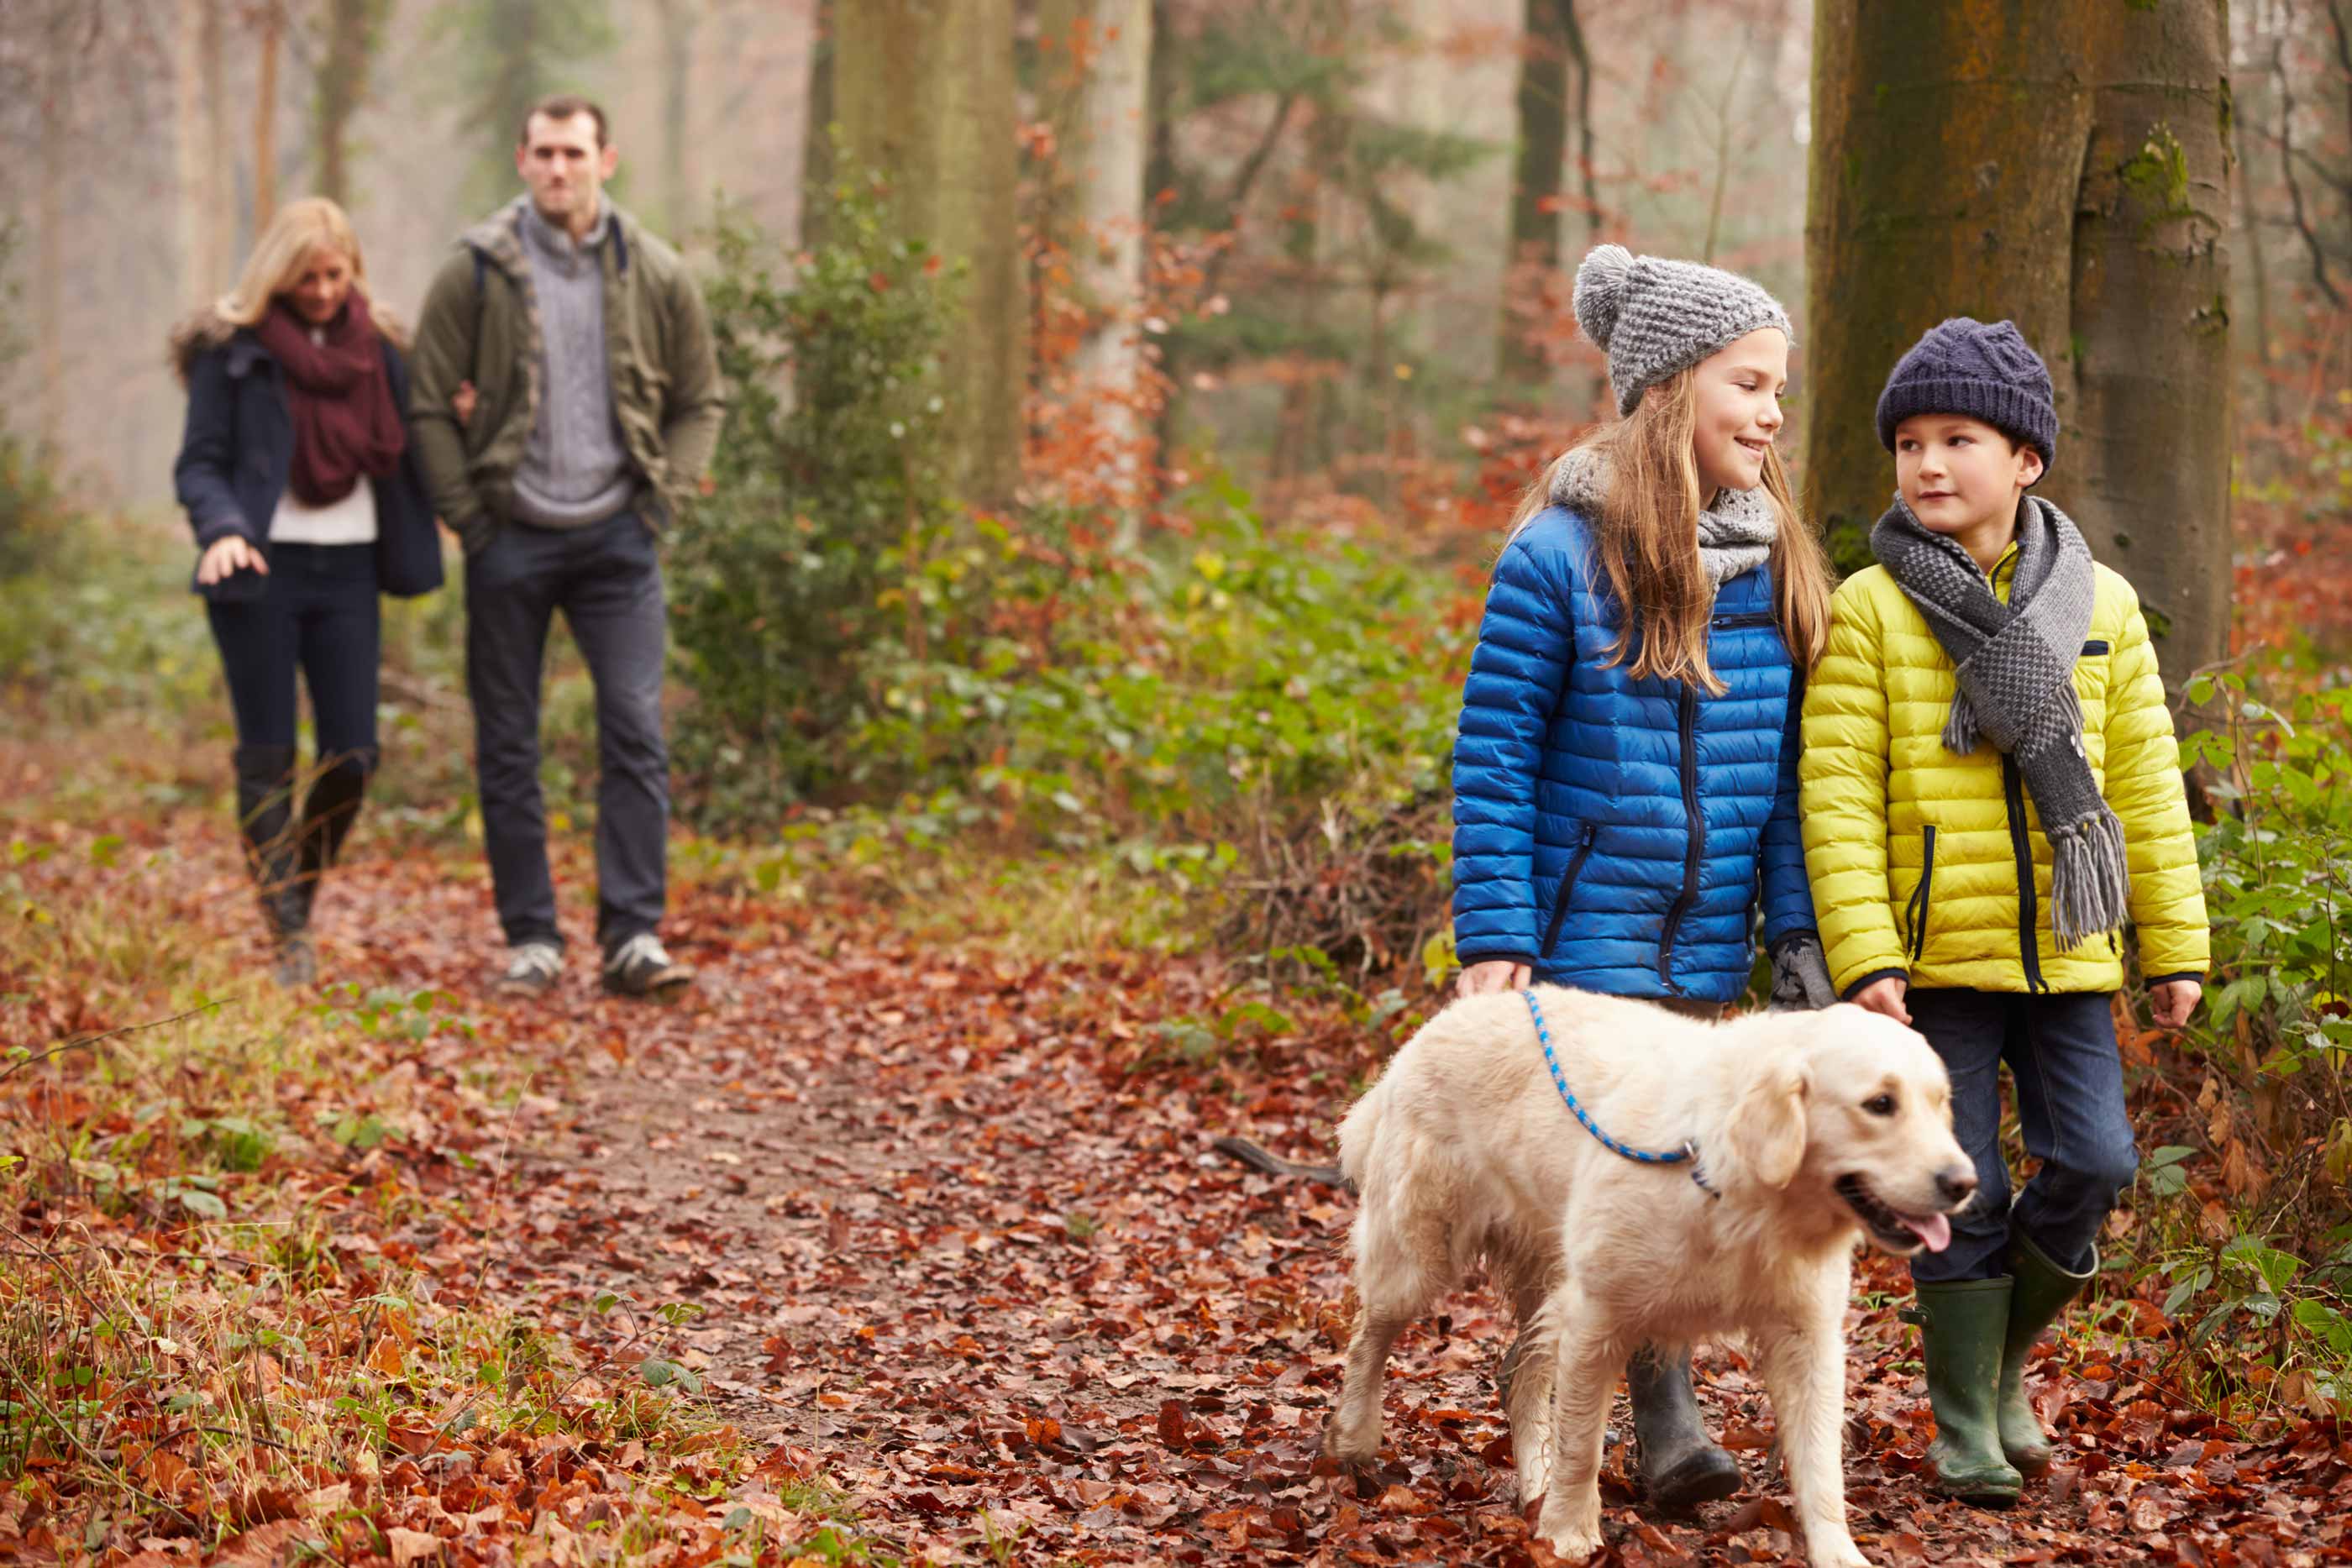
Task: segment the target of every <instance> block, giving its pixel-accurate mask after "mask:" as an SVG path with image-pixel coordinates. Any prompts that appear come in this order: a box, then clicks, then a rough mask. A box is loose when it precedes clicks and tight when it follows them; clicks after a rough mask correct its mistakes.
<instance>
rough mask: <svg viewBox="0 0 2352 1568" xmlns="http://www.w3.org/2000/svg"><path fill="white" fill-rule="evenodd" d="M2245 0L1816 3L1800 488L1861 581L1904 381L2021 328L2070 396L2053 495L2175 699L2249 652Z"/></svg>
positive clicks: (1887, 476)
mask: <svg viewBox="0 0 2352 1568" xmlns="http://www.w3.org/2000/svg"><path fill="white" fill-rule="evenodd" d="M2228 72H2229V55H2228V15H2227V5H2226V0H2129V3H2126V0H2103V3H2101V4H2098V5H2063V6H2049V5H2037V4H2033V3H2032V0H1951V3H1945V4H1938V5H1921V6H1908V5H1903V6H1896V5H1872V4H1868V3H1867V0H1819V3H1817V5H1816V7H1815V10H1814V53H1813V136H1812V153H1811V193H1810V200H1809V204H1808V212H1807V221H1806V249H1807V255H1808V257H1809V262H1810V277H1809V280H1808V290H1807V292H1808V309H1807V322H1806V327H1807V337H1808V343H1807V345H1806V350H1807V351H1806V354H1805V365H1804V374H1805V380H1806V382H1807V383H1808V385H1809V386H1810V388H1811V390H1812V392H1813V396H1812V397H1811V405H1812V406H1811V410H1810V412H1809V413H1808V416H1807V431H1806V442H1805V476H1806V480H1807V486H1808V490H1809V493H1810V496H1811V502H1812V506H1813V509H1814V511H1815V515H1817V516H1818V517H1820V518H1821V519H1822V523H1823V525H1824V527H1826V528H1828V529H1829V530H1830V534H1831V542H1832V549H1836V550H1837V551H1838V552H1839V554H1840V555H1841V557H1842V559H1844V560H1845V561H1846V563H1847V564H1849V565H1852V564H1853V562H1854V561H1856V560H1857V559H1867V556H1866V553H1865V552H1864V549H1863V546H1862V541H1863V539H1864V537H1865V536H1866V535H1867V532H1868V529H1869V528H1870V525H1871V523H1872V522H1874V520H1875V519H1876V517H1878V515H1879V513H1880V512H1881V511H1883V510H1884V509H1885V506H1886V502H1887V498H1888V497H1889V496H1890V494H1891V493H1892V491H1893V489H1894V464H1893V460H1892V459H1891V458H1890V457H1889V456H1888V455H1887V454H1886V451H1885V448H1884V447H1882V446H1880V445H1879V444H1878V437H1877V431H1876V426H1875V423H1874V418H1873V413H1874V408H1875V406H1876V402H1877V398H1878V392H1879V389H1880V387H1881V386H1882V385H1883V384H1884V382H1885V376H1886V372H1887V371H1888V370H1889V369H1891V368H1892V367H1893V365H1894V363H1895V359H1896V358H1897V357H1898V356H1899V355H1900V354H1901V353H1902V352H1903V350H1905V349H1906V348H1907V347H1909V346H1910V344H1911V343H1912V342H1913V341H1914V340H1916V338H1917V337H1918V335H1919V334H1920V333H1921V332H1922V331H1924V330H1926V329H1927V328H1929V327H1931V326H1933V325H1935V324H1936V323H1937V321H1939V320H1941V319H1944V318H1946V317H1948V316H1975V317H1978V318H1979V319H1986V320H1993V319H2000V318H2002V317H2007V318H2010V319H2013V320H2014V321H2016V323H2017V324H2018V327H2019V329H2021V330H2022V331H2023V332H2024V333H2025V335H2026V337H2027V338H2028V339H2029V340H2031V341H2032V343H2033V344H2034V346H2035V347H2036V348H2038V349H2039V350H2042V355H2043V357H2044V358H2045V359H2046V360H2048V361H2049V363H2050V370H2051V374H2052V378H2053V382H2055V384H2056V387H2057V392H2058V413H2059V418H2060V420H2061V422H2062V434H2061V435H2060V438H2059V447H2058V459H2057V462H2056V464H2055V465H2054V466H2053V468H2052V470H2051V474H2050V476H2049V477H2048V478H2047V479H2045V480H2044V481H2043V482H2042V492H2043V493H2044V494H2046V495H2047V496H2048V497H2050V498H2051V499H2052V500H2053V501H2054V502H2056V503H2057V504H2058V505H2059V506H2061V507H2064V508H2065V509H2066V511H2067V513H2068V514H2069V515H2070V516H2072V517H2074V519H2075V521H2076V522H2077V523H2078V524H2080V525H2081V527H2082V528H2083V531H2084V537H2085V538H2088V539H2089V541H2090V544H2091V549H2092V550H2093V552H2094V553H2095V554H2096V555H2097V556H2098V558H2099V559H2101V560H2104V561H2105V562H2107V563H2108V564H2110V565H2112V566H2114V567H2115V568H2116V569H2117V570H2120V571H2122V572H2123V573H2124V575H2125V576H2126V577H2128V578H2130V579H2131V580H2132V582H2133V584H2134V585H2135V586H2136V587H2137V589H2138V590H2139V593H2140V598H2141V601H2142V603H2143V604H2144V605H2145V606H2146V607H2147V612H2148V620H2149V623H2150V627H2151V629H2152V630H2153V631H2155V632H2156V633H2157V647H2158V656H2159V658H2160V659H2161V661H2162V664H2163V667H2164V672H2165V675H2166V677H2167V678H2168V680H2170V681H2173V682H2175V683H2178V682H2179V681H2180V680H2181V679H2183V678H2184V677H2185V676H2186V675H2187V674H2189V672H2190V671H2191V670H2193V669H2195V668H2197V667H2198V666H2200V665H2201V664H2209V663H2211V662H2212V661H2214V660H2216V659H2218V658H2220V657H2221V655H2222V653H2224V652H2225V651H2226V649H2227V645H2228V640H2229V610H2230V605H2229V590H2230V560H2229V537H2230V536H2229V480H2230V452H2229V402H2230V398H2229V388H2230V380H2229V376H2230V370H2229V313H2228V308H2227V302H2226V291H2227V284H2228V265H2229V263H2228V251H2227V247H2226V240H2227V236H2228V233H2229V204H2230V178H2231V155H2232V152H2231V149H2232V143H2231V123H2230V112H2231V110H2230V91H2229V77H2228Z"/></svg>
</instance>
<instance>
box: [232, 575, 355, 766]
mask: <svg viewBox="0 0 2352 1568" xmlns="http://www.w3.org/2000/svg"><path fill="white" fill-rule="evenodd" d="M263 583H264V585H265V589H266V591H265V592H264V593H263V594H262V596H261V597H259V598H257V599H249V600H235V601H229V602H226V603H207V604H206V605H205V614H206V615H207V616H208V617H209V618H210V619H211V621H212V625H213V641H214V642H215V643H217V644H218V645H219V647H220V654H221V664H222V666H223V667H224V668H225V669H226V671H227V673H228V700H229V706H231V707H232V708H234V709H235V710H236V743H237V745H239V746H240V747H263V746H268V747H290V746H292V745H293V744H294V731H295V721H296V716H297V713H296V698H295V691H294V676H295V672H296V671H297V670H298V669H299V671H300V672H301V675H302V679H303V681H304V683H305V684H307V685H309V686H310V715H311V718H312V721H313V723H314V725H315V727H316V728H317V730H318V737H319V758H320V761H321V762H322V763H325V764H329V765H335V764H343V765H349V766H355V767H356V768H358V770H359V771H360V772H362V773H363V774H364V773H370V772H373V771H374V769H375V758H376V745H375V695H376V670H377V666H378V664H379V662H380V661H381V658H382V654H383V632H382V624H381V620H380V614H379V611H378V608H377V601H376V590H375V546H373V545H297V544H276V545H272V546H270V547H269V575H268V577H267V578H265V579H263Z"/></svg>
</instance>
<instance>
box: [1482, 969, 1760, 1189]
mask: <svg viewBox="0 0 2352 1568" xmlns="http://www.w3.org/2000/svg"><path fill="white" fill-rule="evenodd" d="M1519 995H1520V996H1522V997H1524V998H1527V1004H1528V1016H1529V1017H1530V1018H1533V1019H1535V1022H1536V1041H1537V1043H1538V1044H1539V1045H1541V1046H1542V1047H1543V1058H1544V1065H1545V1066H1546V1067H1548V1068H1549V1069H1550V1070H1551V1082H1552V1087H1553V1088H1555V1089H1557V1090H1559V1097H1560V1098H1561V1099H1562V1100H1564V1101H1566V1102H1567V1103H1568V1108H1569V1111H1570V1113H1571V1114H1573V1115H1574V1116H1575V1117H1576V1119H1577V1120H1578V1121H1579V1122H1581V1123H1582V1124H1584V1130H1585V1131H1586V1132H1588V1133H1590V1134H1592V1135H1593V1136H1594V1137H1596V1138H1598V1139H1600V1140H1601V1147H1602V1148H1604V1149H1607V1150H1608V1151H1609V1152H1610V1153H1611V1154H1612V1155H1622V1156H1623V1157H1624V1158H1626V1159H1629V1160H1633V1161H1634V1162H1635V1163H1637V1164H1640V1165H1645V1166H1680V1165H1687V1166H1690V1178H1691V1180H1692V1182H1693V1183H1695V1184H1696V1186H1697V1187H1698V1189H1699V1191H1701V1192H1703V1193H1705V1194H1706V1196H1707V1197H1714V1198H1719V1197H1722V1196H1723V1194H1722V1193H1720V1192H1718V1191H1717V1189H1716V1187H1715V1185H1714V1184H1713V1183H1712V1182H1710V1181H1708V1180H1707V1179H1706V1166H1705V1165H1704V1164H1703V1162H1701V1160H1700V1159H1699V1154H1698V1140H1697V1139H1696V1138H1685V1139H1684V1140H1683V1146H1682V1147H1681V1148H1679V1149H1666V1150H1652V1149H1636V1148H1633V1147H1631V1146H1629V1145H1624V1144H1621V1143H1619V1142H1618V1141H1617V1140H1616V1139H1614V1138H1612V1137H1611V1136H1610V1135H1609V1134H1606V1133H1604V1132H1602V1131H1601V1124H1599V1123H1598V1122H1595V1121H1594V1120H1593V1119H1592V1116H1591V1113H1590V1112H1588V1111H1586V1110H1585V1108H1584V1107H1583V1106H1581V1105H1580V1104H1578V1103H1576V1096H1575V1095H1574V1094H1573V1093H1571V1092H1570V1091H1569V1087H1568V1080H1567V1079H1566V1078H1565V1077H1563V1076H1561V1074H1560V1071H1559V1057H1558V1056H1556V1055H1554V1054H1553V1052H1552V1049H1551V1030H1549V1028H1548V1027H1546V1025H1545V1023H1544V1016H1543V1004H1542V1003H1540V1002H1538V1000H1536V993H1535V991H1534V989H1533V988H1529V989H1527V990H1524V991H1521V992H1520V993H1519Z"/></svg>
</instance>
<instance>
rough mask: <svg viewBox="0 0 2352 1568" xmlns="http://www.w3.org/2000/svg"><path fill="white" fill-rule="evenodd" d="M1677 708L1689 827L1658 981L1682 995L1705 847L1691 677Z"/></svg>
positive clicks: (1739, 622)
mask: <svg viewBox="0 0 2352 1568" xmlns="http://www.w3.org/2000/svg"><path fill="white" fill-rule="evenodd" d="M1778 623H1779V617H1778V616H1776V615H1774V614H1773V613H1772V612H1770V611H1769V610H1742V611H1735V612H1729V613H1726V614H1722V615H1717V616H1716V617H1714V619H1713V620H1712V621H1711V622H1709V624H1711V625H1712V626H1713V628H1714V629H1715V630H1716V631H1717V632H1729V631H1734V630H1737V629H1738V628H1740V627H1745V626H1771V625H1776V624H1778ZM1676 709H1677V713H1676V716H1677V717H1678V718H1679V719H1680V721H1681V725H1682V739H1683V754H1682V768H1681V773H1682V785H1683V818H1684V821H1685V822H1686V823H1687V824H1688V827H1687V829H1686V835H1685V836H1686V842H1685V849H1684V851H1683V885H1682V891H1681V892H1680V893H1677V894H1675V902H1674V904H1673V905H1672V907H1670V908H1668V909H1667V911H1666V925H1665V929H1664V932H1663V933H1661V934H1660V936H1659V937H1658V983H1659V984H1661V985H1663V986H1664V987H1665V988H1666V989H1668V990H1670V991H1672V992H1674V993H1675V994H1676V995H1677V996H1679V995H1680V994H1681V993H1682V988H1681V987H1680V986H1677V985H1675V981H1674V976H1673V974H1672V969H1673V967H1674V959H1675V932H1677V931H1678V930H1680V929H1681V927H1682V923H1683V916H1684V915H1687V914H1689V913H1690V906H1691V903H1692V901H1693V900H1694V899H1696V897H1697V896H1698V865H1699V859H1700V856H1701V855H1702V853H1703V852H1705V850H1706V819H1704V818H1703V817H1701V816H1700V815H1699V810H1698V692H1697V690H1696V688H1695V687H1693V686H1692V685H1691V684H1690V683H1689V682H1688V681H1685V682H1684V683H1683V695H1682V701H1681V702H1680V703H1679V704H1677V705H1676Z"/></svg>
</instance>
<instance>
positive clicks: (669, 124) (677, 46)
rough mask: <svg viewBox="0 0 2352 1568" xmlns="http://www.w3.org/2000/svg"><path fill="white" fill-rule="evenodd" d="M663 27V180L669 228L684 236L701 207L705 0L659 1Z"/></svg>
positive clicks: (670, 230) (692, 224)
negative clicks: (698, 113) (699, 98)
mask: <svg viewBox="0 0 2352 1568" xmlns="http://www.w3.org/2000/svg"><path fill="white" fill-rule="evenodd" d="M656 9H657V11H658V13H659V15H660V16H661V30H662V40H661V47H662V184H663V187H664V190H663V197H664V200H663V205H664V207H665V208H666V209H667V215H668V218H669V232H670V234H671V235H672V236H673V237H677V236H680V235H684V234H686V232H687V231H688V229H690V228H692V227H693V226H694V220H695V213H696V208H697V205H698V202H697V194H698V193H697V192H696V191H695V189H694V185H695V180H694V174H693V162H694V160H693V155H692V146H693V140H694V139H693V132H692V127H691V124H690V114H691V110H692V104H693V98H694V29H695V26H696V24H698V22H700V21H701V19H702V5H701V0H658V5H657V6H656Z"/></svg>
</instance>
